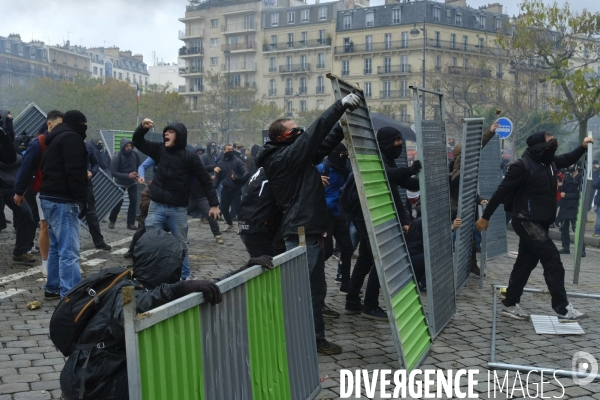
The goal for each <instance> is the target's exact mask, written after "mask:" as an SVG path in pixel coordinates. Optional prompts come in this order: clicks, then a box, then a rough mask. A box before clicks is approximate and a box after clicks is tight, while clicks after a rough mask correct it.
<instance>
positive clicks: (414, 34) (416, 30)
mask: <svg viewBox="0 0 600 400" xmlns="http://www.w3.org/2000/svg"><path fill="white" fill-rule="evenodd" d="M426 22H427V21H426V19H424V20H423V27H422V28H421V27H419V28H417V24H415V26H414V27H413V28H412V29H411V30H410V35H411V36H412V37H417V36H419V34H420V33H421V31H423V67H422V69H423V71H422V74H423V82H422V86H423V89H425V48H426V47H427V30H426V29H425V24H426ZM421 101H422V105H421V108H422V110H421V118H422V119H425V92H423V94H422V100H421Z"/></svg>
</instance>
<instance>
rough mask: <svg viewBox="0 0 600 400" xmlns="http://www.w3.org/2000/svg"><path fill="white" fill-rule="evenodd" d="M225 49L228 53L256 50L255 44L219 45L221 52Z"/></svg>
mask: <svg viewBox="0 0 600 400" xmlns="http://www.w3.org/2000/svg"><path fill="white" fill-rule="evenodd" d="M227 49H229V50H230V51H237V50H256V42H244V43H231V44H222V45H221V50H223V51H225V50H227Z"/></svg>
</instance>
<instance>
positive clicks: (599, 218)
mask: <svg viewBox="0 0 600 400" xmlns="http://www.w3.org/2000/svg"><path fill="white" fill-rule="evenodd" d="M594 233H595V234H596V235H600V205H597V206H596V227H595V228H594Z"/></svg>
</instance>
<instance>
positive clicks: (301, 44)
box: [263, 38, 331, 51]
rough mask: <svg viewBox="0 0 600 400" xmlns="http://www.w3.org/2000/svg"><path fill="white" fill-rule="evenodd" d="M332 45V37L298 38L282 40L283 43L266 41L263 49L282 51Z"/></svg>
mask: <svg viewBox="0 0 600 400" xmlns="http://www.w3.org/2000/svg"><path fill="white" fill-rule="evenodd" d="M323 46H331V39H330V38H326V39H311V40H298V41H294V42H281V43H270V44H268V43H265V44H263V51H282V50H290V49H292V50H293V49H304V48H311V47H323Z"/></svg>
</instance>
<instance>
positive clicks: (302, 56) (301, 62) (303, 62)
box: [300, 54, 306, 71]
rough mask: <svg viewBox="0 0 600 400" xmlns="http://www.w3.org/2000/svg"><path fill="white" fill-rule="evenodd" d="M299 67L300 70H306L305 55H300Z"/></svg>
mask: <svg viewBox="0 0 600 400" xmlns="http://www.w3.org/2000/svg"><path fill="white" fill-rule="evenodd" d="M300 68H302V71H306V55H304V54H303V55H301V56H300Z"/></svg>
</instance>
